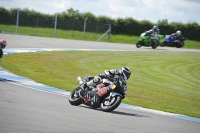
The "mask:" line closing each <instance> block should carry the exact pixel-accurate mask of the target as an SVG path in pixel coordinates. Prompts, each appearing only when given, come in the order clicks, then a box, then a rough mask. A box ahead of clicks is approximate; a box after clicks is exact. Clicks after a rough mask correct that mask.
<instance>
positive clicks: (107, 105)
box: [100, 95, 122, 112]
mask: <svg viewBox="0 0 200 133" xmlns="http://www.w3.org/2000/svg"><path fill="white" fill-rule="evenodd" d="M121 101H122V97H121V96H119V95H116V96H114V97H112V98H111V99H109V98H108V97H106V98H105V99H104V100H103V101H102V102H101V105H100V108H101V110H102V111H104V112H111V111H113V110H115V109H116V108H117V107H118V106H119V105H120V103H121Z"/></svg>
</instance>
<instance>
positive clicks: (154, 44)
mask: <svg viewBox="0 0 200 133" xmlns="http://www.w3.org/2000/svg"><path fill="white" fill-rule="evenodd" d="M158 44H159V42H156V43H153V44H152V45H151V47H152V48H153V49H156V48H157V47H158Z"/></svg>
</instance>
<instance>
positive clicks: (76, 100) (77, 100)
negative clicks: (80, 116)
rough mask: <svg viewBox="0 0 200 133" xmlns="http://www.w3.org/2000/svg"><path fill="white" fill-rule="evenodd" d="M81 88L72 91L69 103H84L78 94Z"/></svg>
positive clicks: (76, 104) (75, 104)
mask: <svg viewBox="0 0 200 133" xmlns="http://www.w3.org/2000/svg"><path fill="white" fill-rule="evenodd" d="M78 90H80V88H79V87H78V88H76V89H75V90H74V91H72V92H71V94H70V96H69V103H70V104H71V105H74V106H78V105H80V104H82V98H81V97H80V96H76V95H78V94H76V92H77V91H78Z"/></svg>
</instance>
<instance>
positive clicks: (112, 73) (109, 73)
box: [81, 66, 131, 97]
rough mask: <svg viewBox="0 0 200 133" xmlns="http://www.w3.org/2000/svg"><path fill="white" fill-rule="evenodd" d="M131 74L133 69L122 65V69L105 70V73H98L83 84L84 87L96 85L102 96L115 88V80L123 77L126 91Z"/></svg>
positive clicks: (98, 92)
mask: <svg viewBox="0 0 200 133" xmlns="http://www.w3.org/2000/svg"><path fill="white" fill-rule="evenodd" d="M130 76H131V70H130V69H129V68H128V67H125V66H124V67H121V68H120V70H119V71H118V70H116V69H112V70H105V71H104V73H102V74H98V75H97V76H95V77H94V79H92V80H90V81H88V82H87V83H84V84H83V85H81V87H82V89H86V88H89V87H90V86H94V87H96V89H97V94H98V95H99V96H100V97H102V96H103V95H105V94H106V93H108V92H110V91H112V90H113V89H114V88H115V85H114V84H113V82H114V81H116V80H119V79H122V80H123V81H124V83H125V84H124V86H123V87H124V91H125V93H126V91H127V86H126V81H127V80H128V79H129V78H130ZM103 79H108V80H109V82H103Z"/></svg>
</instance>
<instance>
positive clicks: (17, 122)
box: [0, 34, 200, 133]
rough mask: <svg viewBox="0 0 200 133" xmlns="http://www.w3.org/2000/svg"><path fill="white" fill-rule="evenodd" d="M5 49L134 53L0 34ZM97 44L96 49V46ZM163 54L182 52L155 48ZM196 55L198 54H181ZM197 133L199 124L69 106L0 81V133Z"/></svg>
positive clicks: (65, 100) (107, 46)
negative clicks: (91, 50) (78, 49)
mask: <svg viewBox="0 0 200 133" xmlns="http://www.w3.org/2000/svg"><path fill="white" fill-rule="evenodd" d="M0 38H4V39H6V40H7V42H8V46H7V47H6V48H9V49H11V48H81V49H115V50H122V49H123V50H130V49H133V50H152V49H151V48H141V49H136V48H134V46H133V45H126V44H123V45H121V44H110V43H95V42H86V41H73V40H63V39H51V38H40V37H30V36H17V35H4V34H0ZM97 44H98V45H97ZM157 50H163V51H180V52H181V51H182V50H183V49H175V48H158V49H157ZM184 51H191V52H192V51H193V52H199V50H184ZM44 132H48V133H49V132H52V133H67V132H69V133H132V132H135V133H169V132H170V133H199V132H200V123H199V122H193V121H186V120H181V119H176V118H170V117H165V116H162V115H156V114H152V113H147V112H141V111H137V110H130V109H124V108H121V107H119V108H117V109H116V110H115V111H113V112H112V113H105V112H101V111H99V110H93V109H90V108H88V107H86V106H78V107H75V106H71V105H70V104H69V102H68V97H66V96H61V95H55V94H52V93H46V92H42V91H37V90H34V89H31V88H28V87H24V86H20V85H17V84H12V83H10V82H7V81H0V133H44Z"/></svg>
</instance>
